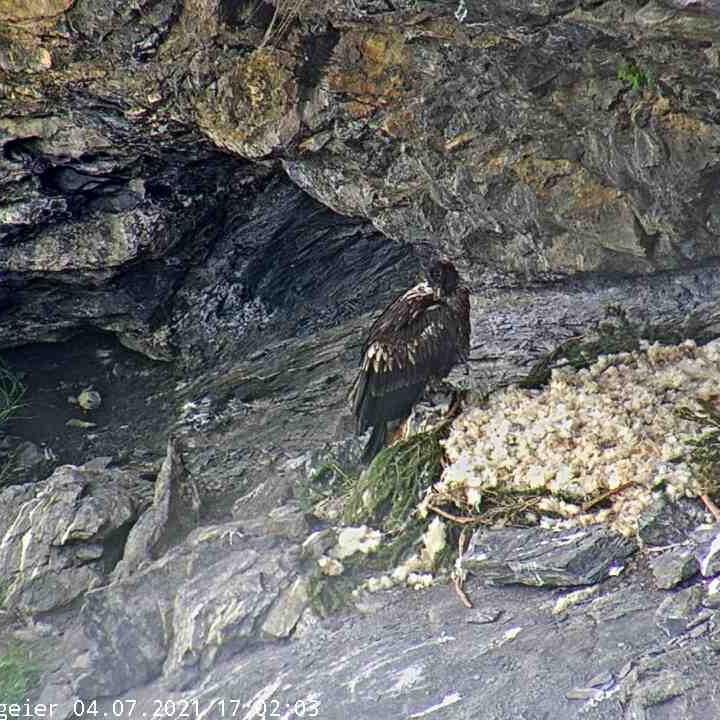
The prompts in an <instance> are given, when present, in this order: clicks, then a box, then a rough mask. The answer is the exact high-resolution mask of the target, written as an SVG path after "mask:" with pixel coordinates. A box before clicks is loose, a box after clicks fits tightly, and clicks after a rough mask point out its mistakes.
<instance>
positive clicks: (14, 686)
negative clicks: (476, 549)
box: [0, 645, 40, 704]
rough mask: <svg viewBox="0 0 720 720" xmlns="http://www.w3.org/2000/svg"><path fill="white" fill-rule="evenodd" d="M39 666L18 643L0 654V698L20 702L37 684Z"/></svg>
mask: <svg viewBox="0 0 720 720" xmlns="http://www.w3.org/2000/svg"><path fill="white" fill-rule="evenodd" d="M39 679H40V668H39V666H38V665H37V663H35V662H34V660H33V659H32V657H31V654H30V653H29V652H28V650H27V649H26V648H24V647H22V646H20V645H15V646H13V647H11V648H9V649H7V650H6V651H5V652H4V654H1V655H0V698H2V700H3V701H4V702H5V703H7V704H11V703H22V702H24V701H25V700H27V698H28V696H29V694H30V692H32V691H33V689H34V688H35V687H36V686H37V683H38V680H39Z"/></svg>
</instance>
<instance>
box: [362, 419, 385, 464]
mask: <svg viewBox="0 0 720 720" xmlns="http://www.w3.org/2000/svg"><path fill="white" fill-rule="evenodd" d="M386 437H387V425H386V423H380V424H378V425H375V426H374V427H373V431H372V434H371V435H370V439H369V440H368V441H367V445H366V446H365V450H364V451H363V456H362V462H363V463H364V464H365V465H369V464H370V463H371V462H372V460H373V458H374V457H375V456H376V455H377V454H378V453H379V452H380V451H381V450H382V449H383V448H384V447H385V441H386Z"/></svg>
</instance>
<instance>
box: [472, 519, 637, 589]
mask: <svg viewBox="0 0 720 720" xmlns="http://www.w3.org/2000/svg"><path fill="white" fill-rule="evenodd" d="M636 550H637V545H636V544H635V542H634V541H632V540H630V539H628V538H624V537H622V536H621V535H618V534H617V533H615V532H613V531H611V530H610V529H609V528H607V527H605V526H604V525H591V526H589V527H586V528H573V529H572V530H569V531H565V532H555V531H549V530H545V529H543V528H538V527H533V528H508V529H501V530H494V529H491V530H478V531H476V532H475V533H474V534H473V536H472V538H471V540H470V544H469V546H468V549H467V550H466V551H465V553H464V555H463V556H462V560H461V565H462V569H463V570H466V571H468V572H470V573H472V574H474V575H477V576H478V577H481V578H482V579H483V580H485V581H487V582H492V583H497V584H508V583H520V584H522V585H532V586H535V587H571V586H573V585H591V584H593V583H596V582H599V581H601V580H604V579H606V578H608V577H610V576H611V575H614V574H618V573H620V572H621V571H622V570H623V568H624V566H625V562H626V560H627V558H628V556H630V555H632V554H633V553H634V552H635V551H636Z"/></svg>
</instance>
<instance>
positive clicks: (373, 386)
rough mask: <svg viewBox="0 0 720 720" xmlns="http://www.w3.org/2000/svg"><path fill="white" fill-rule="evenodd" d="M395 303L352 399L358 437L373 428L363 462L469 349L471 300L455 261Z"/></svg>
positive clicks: (437, 267) (365, 352) (377, 329)
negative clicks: (390, 424) (394, 423)
mask: <svg viewBox="0 0 720 720" xmlns="http://www.w3.org/2000/svg"><path fill="white" fill-rule="evenodd" d="M426 277H427V281H426V282H422V283H420V284H418V285H416V286H415V287H413V288H410V290H408V291H407V292H406V293H405V294H404V295H401V296H400V297H399V298H397V299H396V300H395V301H393V302H392V303H391V304H390V305H389V306H388V307H387V308H386V310H385V311H384V312H383V313H382V315H380V317H379V318H378V319H377V320H376V321H375V322H374V323H373V325H372V327H371V328H370V332H369V334H368V338H367V340H366V341H365V344H364V345H363V349H362V359H361V367H360V372H359V373H358V376H357V378H356V380H355V383H354V384H353V388H352V391H351V394H350V400H351V402H352V408H353V413H354V414H355V419H356V422H357V427H356V430H357V432H358V434H361V433H363V432H365V430H367V429H368V428H369V427H372V428H373V432H372V435H371V436H370V440H369V441H368V444H367V446H366V448H365V453H364V455H363V460H364V461H365V462H369V461H370V460H372V458H373V457H374V456H375V455H377V453H378V452H380V450H381V449H382V448H383V447H384V445H385V442H386V434H387V423H388V422H390V421H392V420H400V419H403V420H404V419H405V418H407V416H408V415H409V414H410V411H411V410H412V407H413V405H415V403H417V402H418V400H420V398H421V397H422V394H423V391H424V390H425V387H426V385H427V384H428V382H429V381H431V380H434V379H437V380H440V379H442V378H444V377H445V376H446V375H447V374H448V373H449V372H450V370H451V369H452V367H453V366H454V365H455V364H456V363H458V362H464V361H466V360H467V357H468V353H469V350H470V298H469V292H468V290H467V288H465V287H463V286H462V285H460V278H459V276H458V273H457V270H456V269H455V267H454V266H453V264H452V263H451V262H448V261H447V260H440V261H436V262H434V263H433V264H432V265H430V268H429V269H428V271H427V273H426Z"/></svg>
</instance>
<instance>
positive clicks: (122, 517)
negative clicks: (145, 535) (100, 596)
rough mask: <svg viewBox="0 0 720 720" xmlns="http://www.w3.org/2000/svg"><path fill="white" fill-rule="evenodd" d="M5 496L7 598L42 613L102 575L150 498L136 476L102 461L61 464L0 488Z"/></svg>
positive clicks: (0, 532)
mask: <svg viewBox="0 0 720 720" xmlns="http://www.w3.org/2000/svg"><path fill="white" fill-rule="evenodd" d="M0 503H1V504H2V506H3V508H4V512H3V516H2V519H0V538H2V539H1V540H0V575H1V576H2V577H3V579H4V584H5V588H4V590H5V592H4V596H3V605H4V606H5V607H9V608H15V609H18V610H21V611H24V612H29V613H38V612H46V611H49V610H53V609H55V608H60V607H62V606H64V605H67V604H68V603H70V602H71V601H72V600H74V599H75V598H77V597H78V596H79V595H81V594H83V593H84V592H85V591H86V590H88V589H89V588H91V587H93V586H96V585H98V584H100V583H101V582H103V581H104V580H105V578H106V577H107V575H108V573H110V572H111V571H112V569H113V567H114V565H115V563H116V562H117V561H118V559H119V554H120V553H121V552H122V547H123V543H124V539H125V536H126V535H127V533H128V532H129V530H130V527H131V526H132V524H133V522H134V521H135V519H136V518H137V516H138V514H139V513H140V512H141V510H142V509H143V508H144V507H146V506H147V504H148V498H147V497H144V496H143V493H142V489H141V485H140V483H139V482H138V480H137V478H136V477H134V476H133V475H131V474H130V473H126V472H124V471H122V470H118V469H114V468H107V467H104V462H103V463H88V464H87V465H84V466H80V467H75V466H72V465H64V466H61V467H59V468H58V469H57V470H56V471H55V472H54V473H53V474H52V475H51V476H50V477H49V478H48V479H47V480H43V481H41V482H39V483H35V484H32V485H17V486H11V487H9V488H6V489H5V490H2V491H1V492H0ZM40 518H42V520H40Z"/></svg>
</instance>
